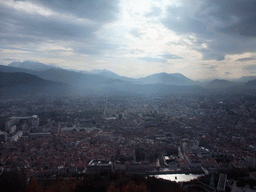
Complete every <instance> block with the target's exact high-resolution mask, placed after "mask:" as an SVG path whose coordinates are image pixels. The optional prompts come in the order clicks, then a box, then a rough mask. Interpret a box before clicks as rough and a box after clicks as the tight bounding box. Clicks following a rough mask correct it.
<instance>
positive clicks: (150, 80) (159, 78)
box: [139, 72, 194, 85]
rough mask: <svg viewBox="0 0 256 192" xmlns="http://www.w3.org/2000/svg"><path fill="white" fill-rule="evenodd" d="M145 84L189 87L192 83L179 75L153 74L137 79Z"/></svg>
mask: <svg viewBox="0 0 256 192" xmlns="http://www.w3.org/2000/svg"><path fill="white" fill-rule="evenodd" d="M139 80H140V81H142V82H143V83H145V84H157V83H162V84H169V85H189V84H193V83H194V81H193V80H191V79H189V78H187V77H186V76H184V75H182V74H181V73H166V72H161V73H155V74H152V75H149V76H147V77H142V78H139Z"/></svg>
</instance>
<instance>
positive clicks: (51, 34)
mask: <svg viewBox="0 0 256 192" xmlns="http://www.w3.org/2000/svg"><path fill="white" fill-rule="evenodd" d="M0 17H1V25H0V29H1V33H0V44H1V47H2V48H3V46H5V47H13V46H16V45H21V47H23V49H26V47H28V46H29V47H28V49H29V48H31V47H30V46H33V44H34V45H35V46H37V44H38V43H42V42H55V41H58V40H59V41H65V42H68V43H69V45H70V46H71V47H73V48H74V49H75V48H76V46H77V45H80V46H81V47H83V49H84V50H86V49H87V50H88V53H87V54H90V53H92V52H94V53H95V54H97V53H101V52H102V51H103V50H105V49H109V48H111V47H113V46H112V45H111V44H110V43H109V42H107V41H106V40H102V39H100V38H99V37H98V36H97V35H95V32H96V31H97V30H99V29H100V27H101V26H100V25H95V24H86V23H84V22H81V21H77V20H76V19H67V18H63V17H60V16H56V15H54V16H44V15H40V14H36V13H34V14H31V13H27V12H24V11H19V10H16V9H12V8H10V7H7V6H4V5H2V6H0ZM76 49H77V48H76ZM81 49H82V48H81ZM84 52H85V51H84Z"/></svg>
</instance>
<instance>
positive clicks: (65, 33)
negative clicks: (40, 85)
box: [0, 0, 256, 80]
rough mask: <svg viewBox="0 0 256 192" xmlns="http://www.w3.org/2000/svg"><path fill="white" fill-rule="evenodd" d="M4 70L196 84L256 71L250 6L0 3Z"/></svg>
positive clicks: (241, 3) (252, 5)
mask: <svg viewBox="0 0 256 192" xmlns="http://www.w3.org/2000/svg"><path fill="white" fill-rule="evenodd" d="M0 4H1V8H0V12H1V21H2V22H1V33H0V34H1V47H0V55H1V61H0V62H1V64H3V65H7V64H9V63H11V62H14V61H18V62H19V61H20V62H22V61H25V60H32V61H37V62H41V63H45V64H50V65H55V66H59V67H62V68H64V69H76V70H93V69H108V70H111V71H113V72H115V73H117V74H119V75H123V76H128V77H143V76H147V75H150V74H154V73H160V72H166V73H182V74H183V75H185V76H186V77H188V78H190V79H193V80H196V79H209V78H221V79H228V78H239V77H241V76H249V75H254V74H255V73H256V65H255V63H254V62H255V60H256V54H255V50H256V46H255V45H256V44H255V41H256V39H255V32H256V27H255V22H254V19H255V1H240V0H239V1H236V2H233V1H231V0H228V1H225V2H223V1H214V2H213V1H208V0H203V1H200V2H199V1H186V0H180V1H178V0H177V1H165V0H162V1H160V0H159V1H157V0H155V1H150V2H149V1H136V2H134V1H125V0H121V1H104V0H102V1H95V2H94V1H86V2H83V3H82V2H81V1H72V3H70V2H69V1H54V2H51V3H49V2H48V1H40V0H36V1H30V0H28V1H12V0H8V1H0Z"/></svg>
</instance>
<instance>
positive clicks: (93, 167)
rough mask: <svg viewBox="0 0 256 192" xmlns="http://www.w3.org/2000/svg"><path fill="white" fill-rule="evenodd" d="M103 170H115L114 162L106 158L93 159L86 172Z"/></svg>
mask: <svg viewBox="0 0 256 192" xmlns="http://www.w3.org/2000/svg"><path fill="white" fill-rule="evenodd" d="M102 171H113V163H112V162H111V161H106V160H96V159H92V160H91V161H90V162H89V163H88V165H87V166H86V170H85V172H86V173H97V172H102Z"/></svg>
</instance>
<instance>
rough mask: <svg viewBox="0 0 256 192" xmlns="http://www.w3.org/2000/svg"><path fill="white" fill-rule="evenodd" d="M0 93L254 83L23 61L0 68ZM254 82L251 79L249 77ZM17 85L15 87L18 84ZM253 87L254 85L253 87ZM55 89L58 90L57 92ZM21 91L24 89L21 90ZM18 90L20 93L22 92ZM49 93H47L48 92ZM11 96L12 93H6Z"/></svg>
mask: <svg viewBox="0 0 256 192" xmlns="http://www.w3.org/2000/svg"><path fill="white" fill-rule="evenodd" d="M0 72H1V74H0V75H1V77H0V79H1V82H0V91H1V90H2V91H1V93H4V90H7V89H8V90H14V92H17V91H15V90H21V88H24V87H29V89H31V90H32V88H33V90H34V92H44V91H46V92H48V93H53V92H54V91H53V88H54V87H55V89H56V90H59V91H60V92H61V93H62V94H63V93H64V92H65V93H69V94H106V93H108V94H118V95H120V94H147V95H157V94H160V95H162V94H180V93H182V94H186V93H187V94H192V93H202V92H205V91H211V90H223V89H229V90H231V91H232V89H233V88H234V89H236V90H243V89H250V90H252V89H253V87H255V89H256V80H255V81H250V82H248V83H244V82H243V81H242V80H243V79H245V78H242V80H241V81H239V79H238V80H237V81H228V80H220V79H215V80H213V81H210V82H208V83H204V84H203V83H199V82H196V81H193V80H191V79H189V78H187V77H185V76H184V75H182V74H180V73H156V74H152V75H149V76H147V77H141V78H138V79H135V78H129V77H125V76H120V75H118V74H116V73H114V72H112V71H109V70H106V69H103V70H101V69H97V70H92V71H74V70H66V69H62V68H59V67H54V66H50V65H46V64H43V63H38V62H32V61H25V62H13V63H11V64H9V65H8V66H4V65H0ZM250 79H253V77H250ZM255 79H256V77H255ZM17 83H18V84H17ZM254 85H255V86H254ZM57 88H58V89H57ZM24 90H27V89H25V88H24ZM24 90H23V91H21V92H24ZM47 90H50V91H47ZM9 92H10V93H11V92H12V91H9Z"/></svg>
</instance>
